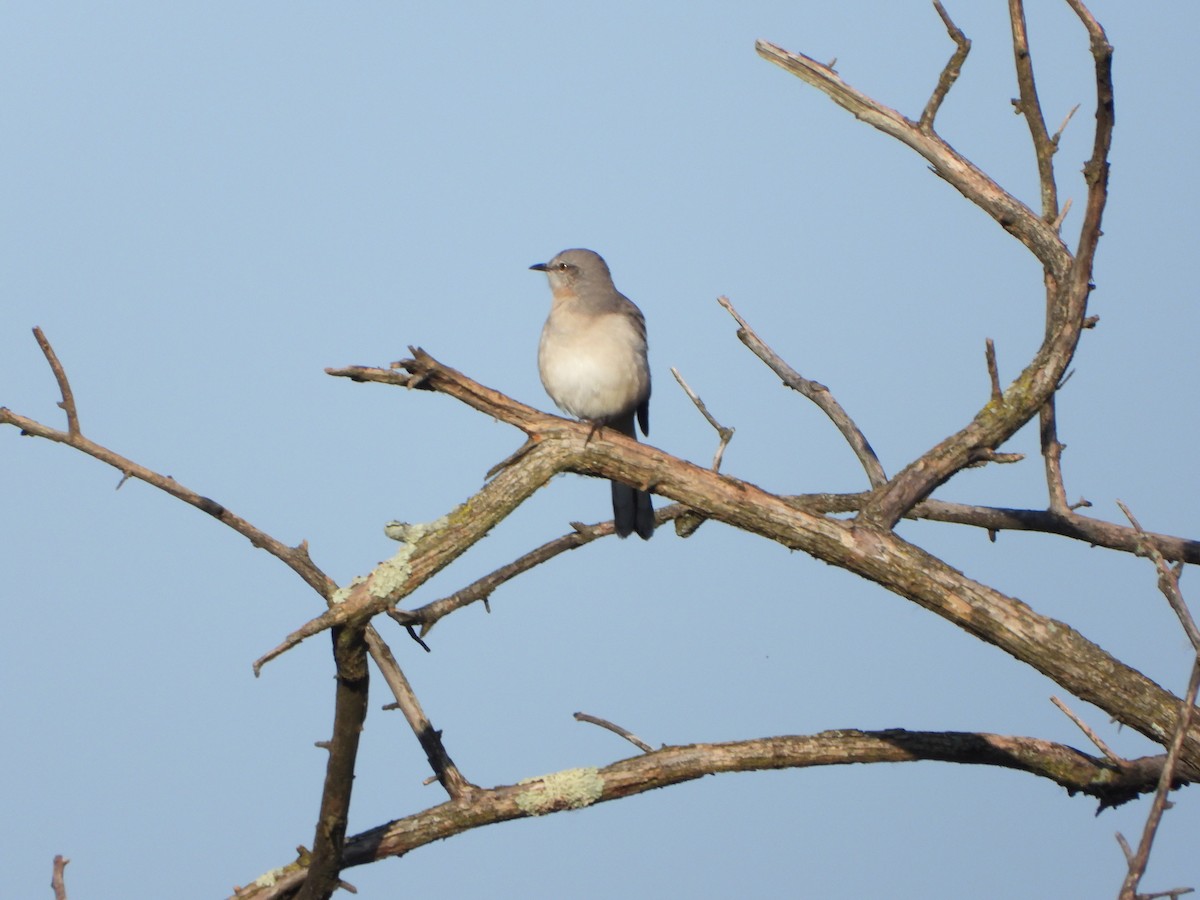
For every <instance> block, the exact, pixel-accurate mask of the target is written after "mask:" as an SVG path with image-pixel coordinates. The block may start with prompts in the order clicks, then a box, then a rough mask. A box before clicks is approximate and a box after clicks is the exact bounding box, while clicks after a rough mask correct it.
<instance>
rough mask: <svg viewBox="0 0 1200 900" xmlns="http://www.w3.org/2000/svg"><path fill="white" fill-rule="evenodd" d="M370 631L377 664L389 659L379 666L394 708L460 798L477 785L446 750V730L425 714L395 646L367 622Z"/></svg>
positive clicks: (452, 793)
mask: <svg viewBox="0 0 1200 900" xmlns="http://www.w3.org/2000/svg"><path fill="white" fill-rule="evenodd" d="M366 634H367V647H368V648H369V649H370V651H371V657H372V659H374V660H375V661H376V663H377V664H378V662H379V660H380V659H381V658H382V659H384V660H386V662H387V665H383V666H380V667H379V669H380V672H382V673H383V677H384V680H385V681H387V683H388V687H390V688H391V690H392V695H393V696H394V697H395V698H396V702H395V704H394V708H396V709H399V710H400V712H401V713H403V714H404V718H405V721H407V722H408V726H409V728H411V729H412V731H413V734H415V735H416V736H417V741H418V742H419V743H420V744H421V749H422V750H424V751H425V757H426V759H428V760H429V766H430V768H432V769H433V774H434V775H435V776H436V778H437V780H438V781H439V782H441V785H442V787H444V788H445V789H446V793H448V794H449V795H450V797H451V798H452V799H456V800H457V799H458V798H459V797H463V796H465V795H466V794H467V793H469V792H470V791H471V790H473V789H474V787H475V786H474V785H473V784H471V782H470V781H468V780H467V779H466V778H465V777H464V776H463V774H462V772H460V771H459V770H458V766H456V765H455V764H454V760H452V759H451V758H450V754H449V753H447V752H446V747H445V745H444V744H443V743H442V733H441V732H440V731H438V730H437V729H435V728H434V727H433V723H432V722H430V721H429V717H428V716H426V715H425V710H424V709H422V707H421V701H419V700H418V699H417V695H416V693H415V692H414V691H413V689H412V685H411V684H409V682H408V678H407V677H405V675H404V670H403V669H401V668H400V664H399V663H398V662H397V661H396V658H395V657H394V656H393V655H392V650H391V648H390V647H388V645H387V644H386V643H384V641H383V638H381V637H380V636H379V633H378V632H377V631H376V630H375V627H374V626H373V625H368V626H367V632H366ZM391 707H393V704H388V707H385V708H391Z"/></svg>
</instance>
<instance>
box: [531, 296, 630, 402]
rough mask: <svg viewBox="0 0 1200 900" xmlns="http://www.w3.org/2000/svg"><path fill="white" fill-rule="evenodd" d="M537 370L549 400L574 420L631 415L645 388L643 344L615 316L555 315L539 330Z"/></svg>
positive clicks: (623, 320)
mask: <svg viewBox="0 0 1200 900" xmlns="http://www.w3.org/2000/svg"><path fill="white" fill-rule="evenodd" d="M538 370H539V371H540V373H541V376H542V384H543V385H545V388H546V393H548V394H549V395H550V398H551V399H552V400H553V401H554V402H555V403H556V404H557V405H558V406H559V408H560V409H562V410H563V411H565V412H567V413H570V414H571V415H572V416H575V417H576V418H579V419H601V420H603V419H609V418H612V417H615V416H619V415H623V414H625V413H629V412H632V411H633V410H634V409H635V408H636V407H637V406H638V404H639V403H641V401H642V400H643V399H645V397H646V396H647V395H648V393H649V388H650V375H649V370H648V368H647V365H646V343H645V340H644V339H643V338H642V336H641V333H640V331H639V329H638V328H637V327H636V326H635V325H634V324H633V323H632V322H631V321H630V320H629V319H628V318H627V317H625V316H623V315H620V314H611V313H610V314H606V315H600V316H581V315H578V314H574V313H572V312H570V311H569V310H565V309H559V310H556V311H555V314H554V315H552V316H551V317H550V318H549V319H548V320H547V321H546V326H545V328H543V329H542V340H541V343H540V345H539V346H538Z"/></svg>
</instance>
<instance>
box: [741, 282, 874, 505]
mask: <svg viewBox="0 0 1200 900" xmlns="http://www.w3.org/2000/svg"><path fill="white" fill-rule="evenodd" d="M717 303H719V304H720V305H721V306H723V307H724V308H725V310H726V312H728V313H729V314H730V315H731V316H733V318H734V319H735V320H736V321H737V323H738V331H737V336H738V340H740V341H741V342H742V343H743V344H745V345H746V346H747V347H749V348H750V350H751V351H752V352H753V353H754V355H755V356H757V357H758V358H759V359H761V360H762V361H763V362H765V363H766V364H767V366H768V367H769V368H770V369H771V371H772V372H774V373H775V374H776V375H778V376H779V377H780V378H782V379H783V383H784V384H785V385H786V386H787V387H790V388H791V389H792V390H794V391H798V392H799V393H801V394H803V395H804V396H805V397H807V398H808V399H809V400H811V401H812V402H813V403H815V404H816V405H817V408H818V409H820V410H821V412H823V413H825V415H827V416H829V418H830V420H831V421H832V422H833V424H834V425H836V426H837V429H838V431H840V432H841V433H842V437H844V438H845V439H846V443H848V444H849V445H850V449H851V450H853V451H854V455H855V456H857V457H858V461H859V462H860V463H861V464H862V467H863V469H864V470H865V471H866V473H867V480H868V481H869V482H870V484H871V487H879V486H880V485H882V484H884V483H885V482H886V481H887V475H886V474H885V473H884V471H883V466H882V465H881V464H880V462H879V457H878V456H876V455H875V450H874V449H873V448H872V447H871V443H870V441H868V440H867V438H866V435H864V434H863V433H862V431H861V430H860V429H859V427H858V426H857V425H855V424H854V420H853V419H851V418H850V417H849V416H848V415H846V411H845V410H844V409H842V406H841V404H840V403H838V402H837V400H835V399H834V398H833V394H831V393H830V391H829V388H827V387H825V385H823V384H818V383H817V382H815V381H809V380H808V379H807V378H805V377H804V376H803V375H801V374H800V373H799V372H797V371H796V370H795V369H793V368H792V367H791V366H789V365H788V364H787V363H786V362H784V361H783V359H782V358H780V356H779V354H778V353H776V352H775V351H774V350H772V349H771V348H770V347H769V346H768V345H767V343H766V342H765V341H763V339H762V338H760V337H759V336H758V334H757V333H756V332H755V331H754V329H753V328H751V327H750V325H749V324H748V323H747V322H746V320H745V319H743V318H742V317H741V315H739V314H738V311H737V310H736V309H734V308H733V304H732V303H730V302H729V298H728V297H718V298H717Z"/></svg>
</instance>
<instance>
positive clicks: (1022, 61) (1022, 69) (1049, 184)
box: [1008, 0, 1058, 222]
mask: <svg viewBox="0 0 1200 900" xmlns="http://www.w3.org/2000/svg"><path fill="white" fill-rule="evenodd" d="M1008 17H1009V20H1010V21H1011V23H1012V36H1013V58H1014V61H1015V63H1016V68H1017V86H1018V88H1019V90H1020V92H1021V99H1020V100H1019V101H1015V105H1016V107H1017V110H1018V111H1019V112H1021V113H1023V114H1024V116H1025V124H1026V125H1028V126H1029V135H1030V137H1031V138H1032V140H1033V152H1034V153H1035V154H1036V155H1037V166H1038V181H1039V182H1040V184H1041V189H1042V218H1043V219H1045V220H1046V221H1047V222H1053V221H1054V220H1055V219H1057V218H1058V188H1057V186H1056V185H1055V183H1054V153H1055V151H1056V150H1057V149H1058V146H1057V143H1056V142H1055V141H1054V140H1052V139H1051V138H1050V134H1049V132H1047V130H1046V119H1045V117H1044V116H1043V115H1042V104H1041V101H1040V100H1039V99H1038V92H1037V83H1036V82H1035V81H1034V77H1033V60H1032V58H1031V57H1030V55H1029V34H1028V32H1027V31H1026V27H1025V4H1024V2H1023V0H1008Z"/></svg>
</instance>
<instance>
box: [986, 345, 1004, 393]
mask: <svg viewBox="0 0 1200 900" xmlns="http://www.w3.org/2000/svg"><path fill="white" fill-rule="evenodd" d="M984 345H985V348H986V349H985V351H984V352H985V354H986V356H987V370H988V378H990V379H991V382H992V402H993V403H1002V402H1003V401H1004V391H1002V390H1000V369H999V367H998V366H997V365H996V343H995V342H994V341H993V340H992V339H991V338H987V339H986V341H985V344H984Z"/></svg>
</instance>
